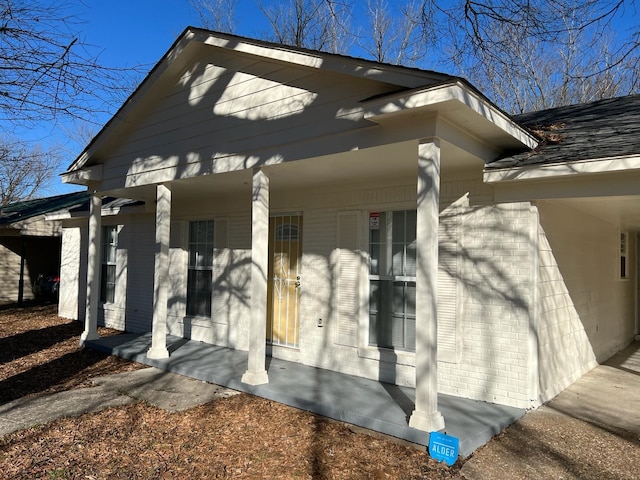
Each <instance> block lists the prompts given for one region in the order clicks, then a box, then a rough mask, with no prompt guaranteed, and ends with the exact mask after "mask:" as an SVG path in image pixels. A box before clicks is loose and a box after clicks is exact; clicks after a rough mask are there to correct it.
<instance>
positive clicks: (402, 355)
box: [358, 346, 416, 367]
mask: <svg viewBox="0 0 640 480" xmlns="http://www.w3.org/2000/svg"><path fill="white" fill-rule="evenodd" d="M358 356H359V357H361V358H368V359H370V360H378V361H379V362H389V363H395V364H397V365H407V366H410V367H415V366H416V354H415V353H413V352H403V351H398V350H391V349H389V348H381V347H371V346H368V347H360V348H358Z"/></svg>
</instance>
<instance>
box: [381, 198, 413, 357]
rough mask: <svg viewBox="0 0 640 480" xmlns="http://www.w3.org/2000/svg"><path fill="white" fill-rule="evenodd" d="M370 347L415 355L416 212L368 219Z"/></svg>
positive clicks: (397, 213) (409, 211)
mask: <svg viewBox="0 0 640 480" xmlns="http://www.w3.org/2000/svg"><path fill="white" fill-rule="evenodd" d="M369 255H370V265H369V293H370V301H369V344H370V345H374V346H378V347H384V348H393V349H399V350H406V351H411V352H414V351H415V345H416V342H415V331H416V211H415V210H408V211H396V212H380V213H378V212H376V213H371V214H370V216H369Z"/></svg>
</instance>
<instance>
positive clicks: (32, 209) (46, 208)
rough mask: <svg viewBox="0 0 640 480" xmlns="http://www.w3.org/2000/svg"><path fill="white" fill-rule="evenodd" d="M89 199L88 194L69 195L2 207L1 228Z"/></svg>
mask: <svg viewBox="0 0 640 480" xmlns="http://www.w3.org/2000/svg"><path fill="white" fill-rule="evenodd" d="M88 199H89V194H88V193H87V192H75V193H68V194H66V195H57V196H54V197H47V198H37V199H33V200H24V201H22V202H15V203H10V204H8V205H5V206H3V207H0V226H5V227H6V226H10V225H12V224H14V223H16V222H21V221H24V220H28V219H30V218H33V217H36V216H38V215H46V214H51V213H53V212H56V211H58V210H63V209H68V208H71V207H74V206H79V205H82V204H83V203H85V202H86V201H87V200H88Z"/></svg>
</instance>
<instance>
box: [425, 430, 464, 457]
mask: <svg viewBox="0 0 640 480" xmlns="http://www.w3.org/2000/svg"><path fill="white" fill-rule="evenodd" d="M459 445H460V442H459V440H458V438H457V437H452V436H451V435H445V434H444V433H438V432H431V433H430V434H429V455H431V458H435V459H436V460H438V461H439V462H444V463H446V464H447V465H453V464H454V463H456V459H457V458H458V447H459Z"/></svg>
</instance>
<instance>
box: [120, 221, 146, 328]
mask: <svg viewBox="0 0 640 480" xmlns="http://www.w3.org/2000/svg"><path fill="white" fill-rule="evenodd" d="M120 239H121V241H122V242H121V244H120V245H119V246H118V248H123V249H126V250H127V258H128V261H129V264H128V266H127V269H126V272H127V274H126V275H127V290H126V310H125V322H124V327H125V330H126V331H128V332H150V331H151V319H152V313H153V271H154V252H155V247H154V245H155V216H154V215H153V214H146V215H136V216H131V217H128V218H127V219H126V220H125V221H124V222H123V228H122V235H121V237H120Z"/></svg>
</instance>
